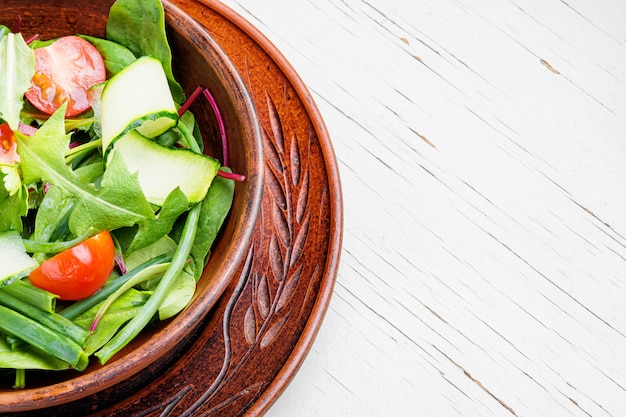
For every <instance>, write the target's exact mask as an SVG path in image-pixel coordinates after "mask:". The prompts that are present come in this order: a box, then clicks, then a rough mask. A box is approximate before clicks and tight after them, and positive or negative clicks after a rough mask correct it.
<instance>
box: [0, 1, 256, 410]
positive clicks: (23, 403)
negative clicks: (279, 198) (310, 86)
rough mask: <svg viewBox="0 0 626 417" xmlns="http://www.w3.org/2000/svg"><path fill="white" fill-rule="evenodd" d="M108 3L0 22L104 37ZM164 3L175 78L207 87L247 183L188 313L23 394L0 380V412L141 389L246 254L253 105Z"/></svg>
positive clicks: (1, 8)
mask: <svg viewBox="0 0 626 417" xmlns="http://www.w3.org/2000/svg"><path fill="white" fill-rule="evenodd" d="M112 3H113V1H112V0H99V1H90V0H2V2H1V4H0V24H4V25H6V26H8V27H12V26H13V25H14V23H15V22H16V19H17V16H20V17H21V31H22V33H23V35H24V37H25V38H28V37H30V36H32V35H34V34H39V36H40V38H41V39H50V38H53V37H57V36H61V35H67V34H77V33H79V34H87V35H93V36H99V37H104V29H105V25H106V20H107V17H108V10H109V7H110V5H111V4H112ZM163 3H164V6H165V12H166V22H167V26H168V36H169V39H170V44H171V46H172V50H173V56H174V72H175V76H176V77H177V79H178V81H179V82H180V83H181V84H182V86H183V88H184V90H185V92H186V93H187V95H189V94H191V92H192V91H193V90H194V88H195V87H196V86H198V85H202V86H205V87H209V88H210V89H211V91H212V93H213V95H214V96H215V98H216V100H217V102H218V103H219V107H220V110H221V113H222V116H223V118H224V122H225V125H226V129H227V135H228V138H229V144H230V146H229V149H230V164H229V165H230V167H231V168H232V169H233V171H234V172H237V173H241V174H244V175H246V181H245V182H241V183H237V184H236V186H235V200H234V203H233V207H232V210H231V213H230V214H229V217H228V218H227V220H226V222H225V224H224V227H223V229H222V231H221V233H220V236H219V237H218V240H217V241H216V242H215V245H214V248H213V250H212V253H211V258H210V261H209V263H208V265H207V267H206V269H205V271H204V274H203V276H202V278H201V280H200V281H199V284H198V288H197V290H196V294H195V297H194V299H193V301H192V303H191V304H190V306H189V307H188V308H187V309H186V310H184V311H183V312H181V313H180V314H179V315H178V316H176V317H175V318H173V319H171V320H169V321H166V322H163V323H160V324H159V325H158V326H157V327H155V328H154V329H150V330H147V331H144V333H142V334H141V336H140V337H139V338H137V339H136V340H135V341H134V342H133V343H131V344H130V345H129V346H127V348H125V349H124V350H123V351H122V352H120V353H118V354H117V355H116V356H115V357H113V359H111V360H110V361H109V362H108V363H107V364H106V365H104V366H100V365H99V364H98V363H97V361H96V360H94V359H93V358H92V360H91V365H90V366H89V367H88V368H87V370H86V371H84V372H80V373H79V372H74V371H67V372H55V373H43V372H40V373H38V372H34V373H32V374H30V373H27V388H25V389H21V390H15V389H12V388H11V383H12V381H11V379H10V378H9V379H8V380H1V381H0V383H1V385H0V413H6V412H16V411H27V410H35V409H42V408H46V407H51V406H55V405H59V404H64V403H68V402H72V401H76V400H79V399H81V398H84V397H86V396H88V395H91V394H94V393H96V392H99V391H101V390H104V389H107V388H111V387H114V386H119V387H120V389H125V384H130V383H132V384H138V383H139V382H138V379H137V374H138V373H140V372H145V371H144V370H145V369H148V368H149V369H155V367H157V366H158V364H159V363H162V364H166V363H167V362H168V361H171V360H173V358H175V357H176V355H179V354H184V352H183V348H184V346H185V341H188V340H190V339H192V337H193V332H194V330H195V329H196V328H197V327H198V326H199V325H200V324H201V323H202V321H203V319H205V317H206V316H207V314H208V313H209V312H210V310H211V308H212V307H213V305H214V304H215V303H216V301H217V300H218V299H219V297H220V295H221V294H222V292H223V291H224V289H225V288H226V286H227V284H228V283H229V282H230V280H231V278H232V277H233V276H234V274H235V272H236V270H237V267H238V266H239V264H240V262H241V260H242V258H243V256H244V254H245V253H246V252H247V250H248V246H249V240H250V237H251V233H252V230H253V226H254V223H255V219H256V216H257V213H258V211H259V206H260V202H261V194H262V182H263V178H262V177H263V171H262V169H263V164H262V163H261V161H262V140H261V131H260V127H259V123H258V120H257V116H256V112H255V109H254V104H253V102H252V100H251V98H250V96H249V93H248V91H247V90H246V87H245V85H244V82H243V80H242V79H241V77H240V76H239V74H238V72H237V71H236V69H235V67H234V66H233V65H232V63H231V62H230V60H229V58H228V57H227V56H226V55H225V54H224V52H223V51H222V50H221V49H220V47H219V45H218V44H217V43H216V42H215V40H213V39H212V38H211V36H210V35H209V34H208V33H207V32H206V30H205V29H204V28H203V27H202V26H200V25H199V24H197V23H196V22H195V21H194V20H192V19H191V18H189V17H188V16H187V15H186V14H185V13H184V12H182V11H181V10H180V9H178V8H176V7H175V6H173V5H172V4H170V3H169V2H168V1H164V2H163ZM191 110H192V111H193V112H194V114H195V115H196V118H197V119H198V120H199V124H200V126H202V127H203V137H204V140H205V152H206V153H207V154H211V155H218V156H219V155H221V154H222V151H221V144H220V140H219V134H218V127H217V123H216V121H215V118H214V116H213V113H212V111H211V108H210V106H209V105H208V104H207V103H206V101H205V100H198V101H197V102H196V103H195V104H194V105H193V107H192V108H191ZM163 366H165V365H163ZM129 381H131V382H129Z"/></svg>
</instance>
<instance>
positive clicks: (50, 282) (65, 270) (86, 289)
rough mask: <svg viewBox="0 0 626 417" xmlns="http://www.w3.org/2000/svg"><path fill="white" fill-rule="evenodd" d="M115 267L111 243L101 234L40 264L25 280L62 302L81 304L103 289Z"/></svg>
mask: <svg viewBox="0 0 626 417" xmlns="http://www.w3.org/2000/svg"><path fill="white" fill-rule="evenodd" d="M114 264H115V247H114V244H113V239H111V235H110V234H109V232H108V231H104V232H100V233H98V234H97V235H94V236H92V237H90V238H89V239H87V240H85V241H83V242H81V243H79V244H78V245H76V246H74V247H73V248H71V249H68V250H65V251H63V252H60V253H58V254H56V255H55V256H53V257H52V258H50V259H48V260H46V261H44V262H42V263H41V265H40V266H39V267H38V268H36V269H35V270H33V271H32V272H31V273H30V275H29V277H28V278H29V279H30V282H32V283H33V285H34V286H36V287H39V288H42V289H44V290H46V291H50V292H51V293H53V294H56V295H58V296H59V298H60V299H61V300H80V299H81V298H85V297H89V296H90V295H92V294H94V293H95V292H96V291H98V290H99V289H100V288H101V287H102V286H103V285H104V283H105V282H106V280H107V278H109V275H111V271H113V266H114Z"/></svg>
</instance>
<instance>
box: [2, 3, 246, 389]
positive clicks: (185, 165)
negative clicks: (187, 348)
mask: <svg viewBox="0 0 626 417" xmlns="http://www.w3.org/2000/svg"><path fill="white" fill-rule="evenodd" d="M41 36H42V38H43V37H44V36H45V34H42V35H41ZM202 94H204V96H205V97H206V98H207V99H208V100H209V102H210V104H211V106H212V108H213V110H214V111H215V113H216V117H217V120H218V122H219V123H220V133H221V136H222V138H221V139H222V141H223V142H224V143H223V148H224V154H223V155H221V159H222V160H221V162H220V161H218V159H216V158H213V157H210V156H207V155H204V154H203V140H202V137H201V133H200V132H201V128H200V127H199V126H198V125H197V124H196V121H195V119H194V116H193V114H192V113H191V112H190V111H189V106H190V104H191V102H192V101H193V100H195V99H196V98H197V97H198V96H202ZM224 132H225V130H224V128H223V124H222V122H221V116H220V115H219V109H218V108H217V105H216V103H215V100H214V99H213V97H212V96H211V94H210V92H209V91H208V90H207V89H206V88H201V87H198V88H197V89H196V90H195V91H194V92H193V94H191V95H190V97H189V98H188V99H186V97H185V94H184V92H183V89H182V88H181V86H180V85H179V83H178V82H177V81H176V79H175V78H174V75H173V72H172V53H171V50H170V46H169V44H168V40H167V34H166V31H165V18H164V10H163V5H162V4H161V2H160V1H159V0H117V1H116V2H115V3H114V4H113V6H112V7H111V9H110V12H109V18H108V21H107V26H106V38H94V37H90V36H85V35H81V34H71V35H68V36H63V37H60V38H55V39H49V40H42V39H40V37H39V36H36V37H33V38H31V39H24V37H23V36H22V34H21V33H20V31H19V25H16V27H13V28H9V27H7V26H0V368H1V369H3V371H2V372H3V373H6V374H11V375H14V377H15V382H14V386H15V387H23V386H24V385H25V370H29V369H40V370H66V369H74V370H77V371H81V370H84V369H85V368H86V367H87V366H88V364H89V361H90V360H98V361H99V362H100V363H101V364H104V363H106V362H107V361H108V360H110V359H111V357H113V356H114V355H115V354H116V353H117V352H119V351H120V350H121V349H122V348H123V347H124V346H126V345H127V344H128V343H129V342H130V341H131V340H132V339H133V338H134V337H135V336H136V335H137V334H138V333H139V332H141V331H142V330H143V329H144V328H145V327H146V326H148V325H150V324H151V323H153V322H155V321H157V320H165V319H168V318H171V317H173V316H175V315H176V314H178V313H179V312H180V311H182V310H183V309H184V308H185V307H186V306H187V305H188V304H189V302H190V301H191V299H192V297H193V294H194V292H195V288H196V283H197V281H198V279H199V278H200V276H201V274H202V271H203V269H204V266H205V265H206V262H207V260H208V256H209V252H210V249H211V246H212V244H213V242H214V239H215V238H216V236H217V234H218V232H219V230H220V228H221V226H222V224H223V222H224V220H225V218H226V216H227V214H228V212H229V210H230V207H231V205H232V201H233V194H234V183H233V180H243V177H242V176H238V175H237V174H233V173H232V172H230V170H229V169H228V168H227V166H228V154H227V152H226V149H227V145H226V143H225V133H224ZM12 377H13V376H11V378H12Z"/></svg>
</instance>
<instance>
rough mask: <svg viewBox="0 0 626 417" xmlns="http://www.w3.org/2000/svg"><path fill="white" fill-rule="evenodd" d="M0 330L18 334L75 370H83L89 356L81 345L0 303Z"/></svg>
mask: <svg viewBox="0 0 626 417" xmlns="http://www.w3.org/2000/svg"><path fill="white" fill-rule="evenodd" d="M0 318H1V319H0V330H2V331H3V332H5V333H8V334H10V335H13V336H18V337H19V338H20V339H22V340H24V341H25V342H27V343H28V344H30V345H32V346H33V347H35V348H37V349H39V350H41V351H43V352H46V353H47V354H49V355H50V356H53V357H55V358H57V359H60V360H62V361H64V362H67V363H69V364H70V365H72V367H73V368H74V369H76V370H79V371H82V370H84V369H85V368H86V367H87V365H88V363H89V358H88V356H87V354H86V353H85V351H84V350H83V348H82V347H80V346H79V345H78V344H77V343H75V342H74V341H72V340H70V339H69V338H67V337H65V336H62V335H60V334H59V333H57V332H55V331H53V330H50V329H49V328H48V327H46V326H44V325H42V324H40V323H38V322H36V321H35V320H33V319H30V318H28V317H26V316H24V315H22V314H20V313H18V312H16V311H13V310H11V309H10V308H7V307H5V306H3V305H0Z"/></svg>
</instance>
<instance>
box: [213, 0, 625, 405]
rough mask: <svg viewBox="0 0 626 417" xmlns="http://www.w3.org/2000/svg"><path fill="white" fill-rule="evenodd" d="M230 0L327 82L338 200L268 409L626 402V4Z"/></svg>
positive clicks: (324, 107) (311, 83) (317, 93)
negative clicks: (316, 281)
mask: <svg viewBox="0 0 626 417" xmlns="http://www.w3.org/2000/svg"><path fill="white" fill-rule="evenodd" d="M224 2H225V3H226V4H227V5H229V6H230V7H232V8H233V9H234V10H235V11H237V12H238V13H240V14H241V15H242V16H244V17H245V18H246V19H248V20H249V21H250V22H251V23H252V24H253V25H255V26H256V27H257V28H258V29H260V30H261V31H262V32H263V33H264V34H265V35H266V36H267V37H268V38H269V39H270V40H271V41H272V42H274V44H275V45H276V46H277V47H278V48H279V49H280V50H281V52H282V53H283V54H284V55H285V56H286V57H287V59H288V60H289V61H290V62H291V64H292V65H293V66H294V68H295V69H296V71H297V72H298V73H299V74H300V76H301V78H302V79H303V81H304V82H305V83H306V84H307V85H308V87H309V89H310V90H311V92H312V93H313V95H314V97H315V100H316V103H317V105H318V107H319V109H320V111H321V112H322V115H323V117H324V119H325V122H326V124H327V127H328V130H329V133H330V135H331V138H332V140H333V144H334V147H335V151H336V154H337V158H338V163H339V168H340V171H341V174H342V184H343V191H344V200H345V201H344V206H345V232H344V249H343V253H342V260H341V266H340V269H339V275H338V279H337V285H336V292H335V295H334V298H333V299H332V302H331V305H330V308H329V311H328V314H327V316H326V320H325V322H324V324H323V326H322V328H321V330H320V333H319V336H318V338H317V339H316V342H315V344H314V345H313V348H312V350H311V353H310V354H309V356H308V357H307V359H306V361H305V363H304V364H303V366H302V368H301V370H300V372H299V373H298V374H297V375H296V377H295V379H294V380H293V382H292V383H291V384H290V385H289V387H288V388H287V390H286V391H285V393H284V394H283V395H282V396H281V397H280V398H279V400H278V401H277V403H276V404H275V405H274V406H273V407H272V408H271V409H270V410H269V412H268V416H270V417H278V416H298V417H306V416H396V417H397V416H414V415H424V416H426V415H429V416H430V415H432V416H454V415H459V416H465V417H468V416H491V415H498V416H500V415H501V416H507V415H516V416H533V417H535V416H587V415H592V416H614V417H619V416H624V415H626V25H625V24H624V17H625V16H626V2H624V1H622V0H620V1H618V0H603V1H591V0H587V1H584V0H528V1H524V0H509V1H486V0H480V1H474V0H308V1H307V0H292V1H289V2H280V3H279V2H275V1H270V0H225V1H224Z"/></svg>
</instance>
